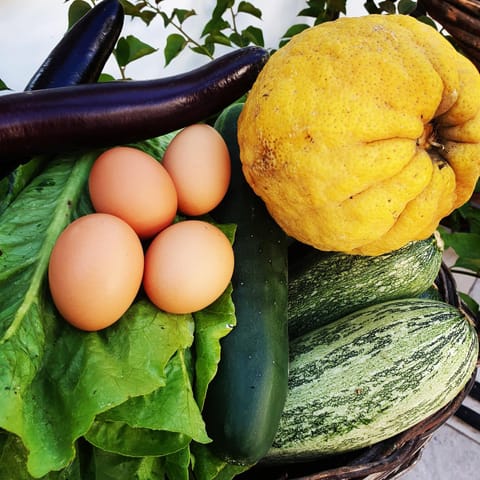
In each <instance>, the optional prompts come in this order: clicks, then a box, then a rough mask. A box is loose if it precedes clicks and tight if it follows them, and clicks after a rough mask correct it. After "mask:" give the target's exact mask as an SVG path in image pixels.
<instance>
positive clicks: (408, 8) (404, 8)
mask: <svg viewBox="0 0 480 480" xmlns="http://www.w3.org/2000/svg"><path fill="white" fill-rule="evenodd" d="M397 8H398V13H401V14H402V15H410V14H411V13H412V12H413V11H414V10H415V9H416V8H417V2H413V1H412V0H400V1H399V2H398V7H397Z"/></svg>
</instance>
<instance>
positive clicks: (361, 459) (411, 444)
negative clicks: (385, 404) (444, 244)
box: [238, 264, 480, 480]
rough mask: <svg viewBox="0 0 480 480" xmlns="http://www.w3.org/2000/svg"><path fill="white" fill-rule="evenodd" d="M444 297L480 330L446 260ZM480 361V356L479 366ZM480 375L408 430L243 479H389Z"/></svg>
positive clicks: (441, 280) (259, 469) (409, 462)
mask: <svg viewBox="0 0 480 480" xmlns="http://www.w3.org/2000/svg"><path fill="white" fill-rule="evenodd" d="M435 285H436V287H437V288H438V290H439V293H440V295H441V297H442V299H443V300H444V301H446V302H448V303H450V304H451V305H454V306H456V307H458V308H460V309H462V311H464V312H465V315H466V316H468V317H469V318H470V319H471V321H472V322H473V323H474V324H475V326H476V329H477V332H480V321H479V319H478V318H477V317H475V316H474V315H473V313H472V312H471V311H470V310H469V309H468V308H467V306H466V305H465V304H464V303H463V302H462V301H461V299H460V297H459V295H458V293H457V289H456V283H455V280H454V278H453V276H452V274H451V273H450V271H449V269H448V268H447V267H446V265H444V264H442V266H441V269H440V272H439V275H438V277H437V279H436V281H435ZM479 365H480V358H479V361H478V362H477V367H478V366H479ZM476 375H477V369H475V371H474V373H473V375H472V377H471V379H470V380H469V382H468V383H467V385H466V386H465V387H464V388H463V390H462V391H461V392H460V393H459V394H458V395H457V396H456V397H455V398H454V400H453V401H451V402H450V403H449V404H448V405H446V406H445V407H443V408H442V409H441V410H439V411H438V412H436V413H435V414H433V415H431V416H430V417H428V418H426V419H425V420H423V421H422V422H420V423H418V424H417V425H415V426H413V427H411V428H410V429H408V430H406V431H405V432H403V433H401V434H399V435H396V436H395V437H392V438H390V439H387V440H384V441H382V442H379V443H377V444H375V445H373V446H371V447H368V448H366V449H362V450H360V451H357V452H352V453H349V454H344V455H339V456H336V457H331V458H328V459H322V460H321V461H316V462H309V463H297V464H288V465H281V466H277V465H276V466H275V467H271V466H268V467H267V466H262V465H261V464H259V465H257V466H256V467H254V468H252V469H251V470H249V471H248V472H246V473H244V474H242V475H240V476H239V477H238V479H239V480H240V479H242V480H286V479H288V480H348V479H363V480H386V479H393V478H396V477H398V476H400V475H401V474H404V473H405V472H406V471H407V470H408V469H410V468H411V467H412V466H413V465H415V463H416V462H417V460H418V459H419V458H420V456H421V453H422V450H423V448H424V447H425V445H426V444H427V443H428V441H429V440H430V438H431V437H432V434H433V433H434V432H435V431H436V430H437V429H438V428H439V427H440V426H442V425H443V424H444V423H445V422H446V421H447V420H448V419H449V418H450V417H452V416H453V415H454V414H455V412H456V411H457V409H458V408H459V407H460V405H461V404H462V402H463V401H464V399H465V397H466V396H467V395H468V393H469V391H470V390H471V388H472V386H473V384H474V383H475V378H476Z"/></svg>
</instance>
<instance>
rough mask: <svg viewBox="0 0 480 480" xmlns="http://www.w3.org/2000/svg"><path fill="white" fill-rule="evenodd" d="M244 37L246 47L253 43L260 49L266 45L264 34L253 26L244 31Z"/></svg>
mask: <svg viewBox="0 0 480 480" xmlns="http://www.w3.org/2000/svg"><path fill="white" fill-rule="evenodd" d="M242 37H243V38H244V40H245V42H246V45H248V44H249V43H253V44H254V45H258V46H260V47H263V46H264V45H265V41H264V39H263V32H262V30H261V29H260V28H257V27H252V26H250V27H247V28H246V29H245V30H242Z"/></svg>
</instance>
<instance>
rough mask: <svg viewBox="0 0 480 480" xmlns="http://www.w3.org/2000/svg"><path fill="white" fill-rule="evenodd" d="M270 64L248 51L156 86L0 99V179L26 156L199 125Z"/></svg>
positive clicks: (262, 53) (142, 83)
mask: <svg viewBox="0 0 480 480" xmlns="http://www.w3.org/2000/svg"><path fill="white" fill-rule="evenodd" d="M267 60H268V52H267V51H266V50H265V49H263V48H261V47H255V46H250V47H245V48H241V49H238V50H235V51H233V52H230V53H227V54H225V55H223V56H222V57H220V58H217V59H215V60H212V61H211V62H209V63H207V64H206V65H204V66H202V67H199V68H196V69H194V70H192V71H190V72H187V73H184V74H181V75H175V76H171V77H167V78H163V79H159V80H132V81H117V82H107V83H95V84H87V85H77V86H73V87H63V88H55V89H48V90H37V91H32V92H20V93H12V94H9V95H4V96H0V156H1V161H0V175H4V174H5V172H8V171H10V170H12V169H13V168H15V166H16V165H18V161H19V159H21V158H24V157H25V156H26V155H37V154H45V153H61V152H63V153H67V152H71V151H74V150H78V149H80V150H84V149H87V148H98V147H108V146H112V145H116V144H121V143H130V142H136V141H140V140H144V139H147V138H152V137H155V136H159V135H163V134H165V133H168V132H171V131H173V130H176V129H179V128H183V127H185V126H187V125H191V124H193V123H197V122H199V121H202V120H203V119H205V118H207V117H209V116H211V115H213V114H216V113H218V112H220V111H221V110H222V109H223V108H225V107H227V106H228V105H229V104H230V103H232V102H234V101H235V100H237V99H238V98H240V97H241V96H242V95H244V94H245V93H246V92H247V91H248V90H249V89H250V88H251V86H252V85H253V83H254V81H255V79H256V78H257V76H258V74H259V72H260V71H261V69H262V68H263V66H264V64H265V63H266V62H267Z"/></svg>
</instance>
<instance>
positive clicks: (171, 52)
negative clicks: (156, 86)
mask: <svg viewBox="0 0 480 480" xmlns="http://www.w3.org/2000/svg"><path fill="white" fill-rule="evenodd" d="M186 45H187V40H186V39H185V38H184V37H183V36H182V35H180V34H178V33H172V34H171V35H169V36H168V37H167V44H166V45H165V49H164V50H163V54H164V57H165V66H166V65H168V64H169V63H170V62H171V61H172V60H173V59H174V58H175V57H177V56H178V55H179V53H180V52H181V51H182V50H183V49H184V48H185V46H186Z"/></svg>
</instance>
